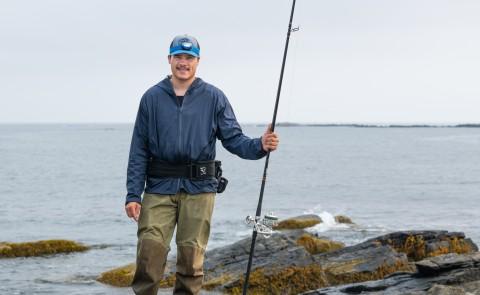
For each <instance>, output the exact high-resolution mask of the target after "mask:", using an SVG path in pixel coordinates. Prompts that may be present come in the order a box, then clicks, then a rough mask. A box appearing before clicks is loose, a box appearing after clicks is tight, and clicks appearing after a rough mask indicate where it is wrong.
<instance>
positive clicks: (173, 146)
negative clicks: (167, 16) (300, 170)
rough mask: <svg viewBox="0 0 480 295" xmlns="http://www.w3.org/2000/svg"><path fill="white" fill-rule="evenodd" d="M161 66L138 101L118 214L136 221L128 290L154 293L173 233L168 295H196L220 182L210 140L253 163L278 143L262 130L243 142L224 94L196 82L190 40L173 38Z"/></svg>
mask: <svg viewBox="0 0 480 295" xmlns="http://www.w3.org/2000/svg"><path fill="white" fill-rule="evenodd" d="M168 62H169V64H170V67H171V72H172V74H171V75H170V76H168V77H166V78H165V79H164V80H162V81H161V82H159V83H158V84H157V85H155V86H153V87H151V88H150V89H148V90H147V92H146V93H145V94H144V95H143V97H142V99H141V101H140V107H139V109H138V113H137V118H136V121H135V127H134V130H133V136H132V143H131V146H130V155H129V160H128V170H127V191H128V194H127V199H126V204H125V210H126V213H127V215H128V217H131V218H133V219H134V220H135V221H138V246H137V269H136V272H135V276H134V279H133V283H132V287H133V290H134V292H135V294H141V295H147V294H148V295H153V294H157V290H158V286H157V285H158V282H159V281H160V280H161V278H162V275H163V272H164V269H165V263H166V259H167V253H168V251H169V250H170V247H169V246H170V241H171V239H172V235H173V232H174V229H175V227H177V235H176V244H177V267H176V281H175V287H174V291H173V293H174V294H198V293H199V291H200V288H201V286H202V281H203V259H204V253H205V249H206V247H207V242H208V237H209V234H210V219H211V216H212V211H213V206H214V198H215V193H216V192H217V186H218V184H219V180H220V178H219V174H218V172H219V171H220V170H219V163H218V161H217V162H216V161H214V160H215V143H216V139H217V138H218V139H220V140H221V141H222V144H223V146H224V147H225V148H226V149H227V150H228V151H230V152H231V153H234V154H236V155H238V156H240V157H241V158H244V159H252V160H255V159H260V158H262V157H264V156H265V155H266V154H267V151H269V150H270V151H274V150H275V149H276V148H277V146H278V142H279V140H278V136H277V135H276V134H275V133H272V132H271V131H270V130H269V129H267V131H266V132H265V134H263V136H262V137H261V138H254V139H252V138H249V137H247V136H245V135H244V134H243V133H242V129H241V128H240V125H239V124H238V122H237V120H236V118H235V115H234V113H233V110H232V107H231V106H230V103H229V102H228V100H227V98H226V96H225V95H224V94H223V92H222V91H221V90H219V89H218V88H216V87H214V86H212V85H210V84H208V83H206V82H204V81H202V80H201V79H200V78H198V77H196V76H195V72H196V69H197V66H198V64H199V62H200V46H199V44H198V42H197V40H196V39H195V38H194V37H191V36H188V35H182V36H177V37H175V38H174V39H173V41H172V43H171V44H170V54H169V55H168ZM145 183H146V185H145ZM142 193H143V199H142V198H141V195H142Z"/></svg>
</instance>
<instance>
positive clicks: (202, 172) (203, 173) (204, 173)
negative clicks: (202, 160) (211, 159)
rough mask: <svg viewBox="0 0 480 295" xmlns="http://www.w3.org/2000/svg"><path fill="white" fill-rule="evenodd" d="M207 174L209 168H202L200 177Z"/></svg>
mask: <svg viewBox="0 0 480 295" xmlns="http://www.w3.org/2000/svg"><path fill="white" fill-rule="evenodd" d="M206 174H207V167H200V175H206Z"/></svg>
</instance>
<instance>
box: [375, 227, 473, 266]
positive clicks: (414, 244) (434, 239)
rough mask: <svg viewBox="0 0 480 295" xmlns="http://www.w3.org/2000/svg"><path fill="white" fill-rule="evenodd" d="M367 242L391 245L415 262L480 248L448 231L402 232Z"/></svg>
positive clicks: (457, 234) (459, 235) (460, 234)
mask: <svg viewBox="0 0 480 295" xmlns="http://www.w3.org/2000/svg"><path fill="white" fill-rule="evenodd" d="M367 242H371V243H378V244H381V245H390V246H391V247H393V248H394V249H395V250H396V251H398V252H402V253H405V254H407V256H408V258H409V259H411V260H413V261H419V260H422V259H424V258H426V257H433V256H438V255H442V254H446V253H458V254H462V253H472V252H475V251H478V247H477V246H476V245H475V244H474V243H473V242H472V240H471V239H466V238H465V235H464V234H463V233H458V232H447V231H402V232H395V233H391V234H388V235H384V236H381V237H378V238H373V239H371V240H369V241H367Z"/></svg>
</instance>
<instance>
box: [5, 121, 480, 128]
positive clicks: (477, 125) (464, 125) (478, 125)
mask: <svg viewBox="0 0 480 295" xmlns="http://www.w3.org/2000/svg"><path fill="white" fill-rule="evenodd" d="M133 124H134V123H133V122H98V123H97V122H72V123H66V122H38V123H7V122H0V126H3V127H5V126H49V125H50V126H52V125H53V126H54V125H57V126H67V127H68V126H112V125H133ZM267 124H268V123H251V122H249V123H246V122H241V123H240V125H242V126H256V127H264V126H267ZM276 127H350V128H480V123H461V124H389V123H384V124H383V123H379V124H362V123H292V122H279V123H276Z"/></svg>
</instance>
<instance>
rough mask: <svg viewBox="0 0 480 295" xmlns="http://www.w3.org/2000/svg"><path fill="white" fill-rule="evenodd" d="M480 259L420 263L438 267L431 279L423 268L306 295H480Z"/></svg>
mask: <svg viewBox="0 0 480 295" xmlns="http://www.w3.org/2000/svg"><path fill="white" fill-rule="evenodd" d="M479 256H480V253H478V252H476V253H471V254H455V253H452V254H447V255H443V256H438V257H430V258H426V259H425V260H423V261H420V262H417V263H416V264H417V266H418V265H422V266H425V265H426V266H427V267H428V268H430V267H432V266H435V268H434V271H430V270H429V271H428V274H429V275H428V276H426V274H425V273H423V272H424V271H425V270H424V269H422V267H419V268H418V272H414V273H395V274H392V275H391V276H387V277H386V278H385V279H383V280H377V281H368V282H362V283H353V284H348V285H341V286H336V287H329V288H323V289H318V290H315V291H310V292H307V293H304V294H360V293H361V294H365V295H367V294H371V295H374V294H375V295H376V294H378V293H377V292H378V291H381V292H382V293H380V294H389V295H400V294H401V295H405V294H410V295H413V294H422V295H430V294H470V295H471V294H480V263H479V262H478V258H479ZM427 290H428V292H427ZM448 292H451V293H448ZM459 292H463V293H459ZM466 292H470V293H466Z"/></svg>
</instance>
